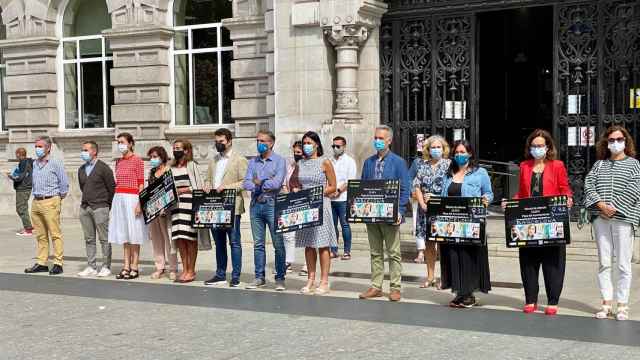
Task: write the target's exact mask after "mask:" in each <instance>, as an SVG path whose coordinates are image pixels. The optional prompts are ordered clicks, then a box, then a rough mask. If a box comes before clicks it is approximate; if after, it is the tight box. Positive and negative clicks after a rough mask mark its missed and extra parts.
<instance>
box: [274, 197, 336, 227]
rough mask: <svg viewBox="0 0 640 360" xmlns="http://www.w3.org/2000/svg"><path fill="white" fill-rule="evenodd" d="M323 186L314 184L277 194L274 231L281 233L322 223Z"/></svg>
mask: <svg viewBox="0 0 640 360" xmlns="http://www.w3.org/2000/svg"><path fill="white" fill-rule="evenodd" d="M323 192H324V188H323V187H322V186H316V187H313V188H311V189H306V190H300V191H298V192H291V193H288V194H279V195H278V197H277V198H276V204H275V221H276V233H278V234H282V233H287V232H291V231H298V230H301V229H305V228H310V227H315V226H319V225H322V221H323V216H322V215H323V214H322V210H323V201H324V195H323Z"/></svg>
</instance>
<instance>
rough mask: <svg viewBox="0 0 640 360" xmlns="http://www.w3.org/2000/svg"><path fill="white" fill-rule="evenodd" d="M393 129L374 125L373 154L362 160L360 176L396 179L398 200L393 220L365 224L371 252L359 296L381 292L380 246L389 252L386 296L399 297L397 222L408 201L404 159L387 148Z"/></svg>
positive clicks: (373, 295) (373, 178)
mask: <svg viewBox="0 0 640 360" xmlns="http://www.w3.org/2000/svg"><path fill="white" fill-rule="evenodd" d="M392 141H393V129H392V128H391V127H389V126H386V125H380V126H378V127H376V131H375V135H374V139H373V146H374V148H375V150H376V152H377V154H375V155H373V156H371V157H370V158H368V159H367V160H365V162H364V166H363V167H362V180H399V181H400V201H399V208H398V219H397V222H396V223H395V224H367V236H368V238H369V252H370V254H371V287H370V288H369V289H368V290H367V291H365V292H364V293H362V294H360V296H359V297H360V299H371V298H376V297H381V296H382V282H383V280H384V248H385V247H386V249H387V253H388V256H389V279H390V288H391V291H390V292H389V300H391V301H400V298H401V295H400V288H401V278H402V263H401V254H400V224H401V223H402V220H403V214H404V212H405V209H406V206H407V202H408V201H409V192H410V191H409V187H410V184H409V173H408V171H407V164H406V163H405V161H404V159H403V158H401V157H400V156H398V155H396V154H394V153H393V152H391V150H390V146H391V142H392Z"/></svg>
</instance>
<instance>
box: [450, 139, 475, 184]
mask: <svg viewBox="0 0 640 360" xmlns="http://www.w3.org/2000/svg"><path fill="white" fill-rule="evenodd" d="M460 145H462V146H464V148H465V149H466V150H467V153H469V155H471V157H470V158H469V169H471V171H476V170H477V168H478V159H476V152H475V150H474V149H473V146H471V143H470V142H469V141H467V140H458V141H456V142H454V143H453V146H452V147H451V155H450V156H451V165H449V176H451V177H453V175H455V174H456V173H457V172H458V170H460V166H459V165H458V163H457V162H456V160H455V156H456V149H457V148H458V146H460Z"/></svg>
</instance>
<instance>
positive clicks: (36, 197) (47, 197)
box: [33, 195, 58, 200]
mask: <svg viewBox="0 0 640 360" xmlns="http://www.w3.org/2000/svg"><path fill="white" fill-rule="evenodd" d="M56 196H58V195H49V196H35V195H34V196H33V198H34V199H36V200H47V199H51V198H54V197H56Z"/></svg>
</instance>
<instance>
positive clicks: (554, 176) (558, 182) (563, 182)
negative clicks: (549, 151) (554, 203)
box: [514, 160, 573, 199]
mask: <svg viewBox="0 0 640 360" xmlns="http://www.w3.org/2000/svg"><path fill="white" fill-rule="evenodd" d="M534 164H535V162H534V160H525V161H523V162H521V163H520V189H519V190H518V193H517V194H516V195H515V196H514V198H515V199H522V198H528V197H531V176H532V175H533V167H534ZM542 195H543V196H556V195H566V196H568V197H571V196H573V193H572V192H571V187H570V186H569V177H568V176H567V169H565V167H564V163H563V162H562V161H560V160H548V161H547V162H546V163H545V167H544V172H543V173H542Z"/></svg>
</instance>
